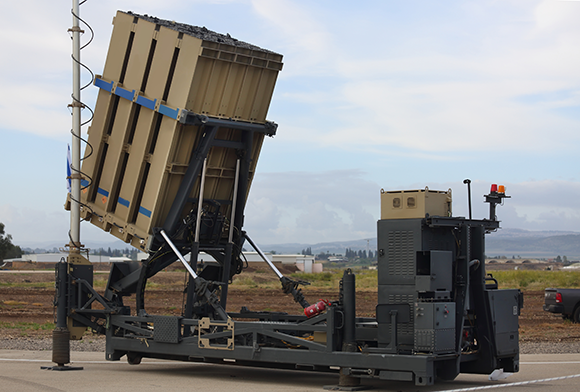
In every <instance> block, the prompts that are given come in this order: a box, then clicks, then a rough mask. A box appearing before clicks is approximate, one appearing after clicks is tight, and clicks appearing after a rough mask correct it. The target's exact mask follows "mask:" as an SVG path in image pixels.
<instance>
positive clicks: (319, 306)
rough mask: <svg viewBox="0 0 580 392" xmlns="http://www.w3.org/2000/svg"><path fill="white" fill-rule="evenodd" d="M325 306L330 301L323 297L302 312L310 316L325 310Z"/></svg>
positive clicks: (328, 304)
mask: <svg viewBox="0 0 580 392" xmlns="http://www.w3.org/2000/svg"><path fill="white" fill-rule="evenodd" d="M327 306H331V304H330V302H329V301H327V300H324V299H321V300H319V301H318V302H317V303H315V304H313V305H310V306H309V307H307V308H305V309H304V314H305V315H306V317H308V318H310V317H313V316H316V315H317V314H320V313H322V312H324V311H325V310H326V307H327Z"/></svg>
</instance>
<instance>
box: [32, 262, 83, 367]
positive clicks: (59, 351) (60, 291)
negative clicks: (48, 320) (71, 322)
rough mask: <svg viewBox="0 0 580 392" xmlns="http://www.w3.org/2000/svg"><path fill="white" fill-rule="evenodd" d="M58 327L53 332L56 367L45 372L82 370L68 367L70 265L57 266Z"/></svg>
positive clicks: (53, 355)
mask: <svg viewBox="0 0 580 392" xmlns="http://www.w3.org/2000/svg"><path fill="white" fill-rule="evenodd" d="M55 270H56V271H55V272H56V279H55V283H56V294H55V296H56V326H55V328H54V330H53V331H52V362H54V363H56V366H41V367H40V368H41V369H44V370H82V369H83V368H82V367H78V366H66V364H67V363H70V332H69V330H68V327H67V321H66V319H67V307H68V303H67V288H68V263H66V262H64V261H61V262H60V263H57V264H56V267H55Z"/></svg>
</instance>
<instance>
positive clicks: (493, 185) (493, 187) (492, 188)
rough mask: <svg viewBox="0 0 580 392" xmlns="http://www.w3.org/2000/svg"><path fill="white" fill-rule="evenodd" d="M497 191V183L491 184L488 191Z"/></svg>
mask: <svg viewBox="0 0 580 392" xmlns="http://www.w3.org/2000/svg"><path fill="white" fill-rule="evenodd" d="M495 192H497V184H491V191H490V193H495Z"/></svg>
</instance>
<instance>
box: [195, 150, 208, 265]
mask: <svg viewBox="0 0 580 392" xmlns="http://www.w3.org/2000/svg"><path fill="white" fill-rule="evenodd" d="M206 169H207V158H205V159H204V160H203V169H202V171H201V182H200V184H199V200H198V202H197V219H196V221H195V242H198V243H199V230H200V229H201V208H202V207H203V192H204V188H205V171H206ZM192 256H193V255H192ZM196 257H197V256H196Z"/></svg>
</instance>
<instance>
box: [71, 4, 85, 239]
mask: <svg viewBox="0 0 580 392" xmlns="http://www.w3.org/2000/svg"><path fill="white" fill-rule="evenodd" d="M79 12H80V11H79V0H73V8H72V14H73V27H72V28H71V32H72V46H73V47H72V55H73V60H72V66H73V69H72V71H73V81H72V82H73V83H72V84H73V88H72V98H73V101H72V104H71V106H72V134H73V135H72V151H71V153H72V154H71V159H72V162H71V177H72V178H71V208H70V240H71V244H70V247H71V248H80V247H81V245H80V221H81V219H80V217H81V213H80V204H79V201H80V199H81V176H80V166H81V106H82V104H81V66H80V61H81V54H80V52H81V50H80V48H81V45H80V44H81V39H80V34H81V30H80V27H79V16H80V15H79Z"/></svg>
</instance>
